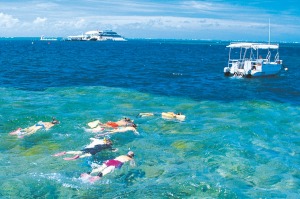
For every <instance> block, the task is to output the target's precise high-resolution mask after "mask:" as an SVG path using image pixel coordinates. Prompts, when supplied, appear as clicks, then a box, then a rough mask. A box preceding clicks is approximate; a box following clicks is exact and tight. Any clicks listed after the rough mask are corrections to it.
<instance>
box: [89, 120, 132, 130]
mask: <svg viewBox="0 0 300 199" xmlns="http://www.w3.org/2000/svg"><path fill="white" fill-rule="evenodd" d="M133 124H134V123H133V121H132V120H131V119H129V118H126V117H125V118H124V119H121V120H119V121H116V122H112V121H108V122H106V123H104V124H103V123H101V122H100V121H99V120H96V121H93V122H89V123H88V126H89V127H90V129H86V131H88V132H92V133H99V132H102V131H104V130H105V129H106V128H113V129H117V128H119V127H126V126H132V125H133Z"/></svg>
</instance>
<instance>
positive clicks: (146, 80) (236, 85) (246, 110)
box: [0, 39, 300, 198]
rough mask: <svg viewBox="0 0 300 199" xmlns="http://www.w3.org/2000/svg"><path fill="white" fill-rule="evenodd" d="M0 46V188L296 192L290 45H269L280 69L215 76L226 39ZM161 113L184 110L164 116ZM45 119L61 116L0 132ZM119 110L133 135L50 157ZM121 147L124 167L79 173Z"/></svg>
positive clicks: (19, 193)
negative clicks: (178, 116) (92, 150)
mask: <svg viewBox="0 0 300 199" xmlns="http://www.w3.org/2000/svg"><path fill="white" fill-rule="evenodd" d="M0 44H1V50H0V93H1V94H0V107H1V108H0V140H1V145H0V154H1V155H0V184H1V186H0V198H298V196H299V194H300V191H299V190H300V169H299V168H300V157H299V151H300V150H299V149H300V136H299V133H300V125H299V121H300V107H299V104H300V90H299V86H298V85H299V84H300V82H299V79H300V78H299V72H298V68H299V67H300V60H299V58H298V54H299V52H300V48H299V45H297V44H281V50H282V51H281V58H282V59H283V60H284V64H285V66H286V67H288V68H289V70H288V71H286V72H284V73H281V74H280V75H278V76H276V77H268V78H257V79H255V78H252V79H233V78H226V77H224V76H223V67H224V66H225V65H226V64H227V62H226V61H227V51H226V48H225V46H226V45H227V44H228V42H206V41H205V42H203V41H177V40H176V41H164V40H155V41H152V40H150V41H148V40H146V41H144V40H132V41H131V40H130V41H128V42H121V43H114V42H112V43H110V42H108V43H102V42H93V43H89V42H52V43H48V42H40V41H36V40H31V39H22V40H0ZM166 111H174V112H182V113H184V114H185V115H186V120H185V121H184V122H178V121H172V120H164V119H162V118H161V117H160V113H161V112H166ZM140 112H154V113H156V115H155V116H153V117H144V118H139V117H137V115H138V113H140ZM52 117H56V118H57V119H58V120H60V121H61V123H60V124H59V125H58V126H55V127H53V128H51V129H50V130H49V131H43V130H41V131H38V132H37V133H36V134H33V135H31V136H28V137H25V138H23V139H17V138H15V137H12V136H9V135H8V132H10V131H12V130H14V129H16V128H18V127H23V128H24V127H28V126H31V125H33V124H35V123H37V122H38V121H40V120H42V121H50V120H51V118H52ZM123 117H130V118H132V119H134V121H135V123H136V124H137V125H138V131H139V132H140V135H139V136H137V135H134V134H133V133H132V132H128V133H125V134H116V135H113V136H111V139H112V141H113V143H114V147H116V148H118V149H119V150H118V151H117V152H110V151H103V152H101V153H98V154H97V155H96V156H94V157H89V158H85V159H79V160H76V161H64V160H63V158H62V157H53V156H52V155H53V154H55V153H58V152H60V151H64V150H80V149H82V148H83V147H84V146H85V145H87V144H89V143H90V140H89V138H91V137H93V136H95V135H94V134H92V133H88V132H86V131H85V130H84V128H85V127H87V123H88V122H90V121H93V120H95V119H99V120H101V121H103V122H105V121H109V120H112V121H116V120H119V119H121V118H123ZM129 150H133V151H134V152H135V154H136V156H135V159H136V160H135V161H136V167H133V168H132V167H130V166H129V165H124V166H123V167H122V168H121V169H120V170H116V171H115V172H114V173H112V174H109V175H107V176H105V177H104V178H103V179H102V180H101V181H99V182H97V183H95V184H87V183H83V182H82V181H81V180H80V179H79V176H80V174H81V173H83V172H87V171H90V170H91V164H92V163H99V164H101V163H102V162H103V161H105V160H107V159H111V158H114V157H116V156H118V155H121V154H124V153H127V152H128V151H129Z"/></svg>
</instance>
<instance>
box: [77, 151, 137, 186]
mask: <svg viewBox="0 0 300 199" xmlns="http://www.w3.org/2000/svg"><path fill="white" fill-rule="evenodd" d="M133 158H134V153H133V152H132V151H129V152H128V153H127V155H121V156H118V157H116V158H115V159H111V160H107V161H105V162H104V163H103V164H102V165H99V166H98V167H97V168H94V169H93V170H92V171H91V172H90V173H83V174H81V179H82V180H83V181H87V182H90V183H94V182H96V181H97V180H100V179H101V178H102V177H103V176H105V175H107V174H109V173H111V172H113V171H114V170H115V169H116V168H118V169H120V168H121V167H122V166H123V164H124V163H125V162H129V161H130V163H131V166H135V163H134V159H133Z"/></svg>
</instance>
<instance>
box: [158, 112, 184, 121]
mask: <svg viewBox="0 0 300 199" xmlns="http://www.w3.org/2000/svg"><path fill="white" fill-rule="evenodd" d="M161 117H162V118H163V119H177V120H180V121H183V120H185V115H183V114H182V113H174V112H162V113H161Z"/></svg>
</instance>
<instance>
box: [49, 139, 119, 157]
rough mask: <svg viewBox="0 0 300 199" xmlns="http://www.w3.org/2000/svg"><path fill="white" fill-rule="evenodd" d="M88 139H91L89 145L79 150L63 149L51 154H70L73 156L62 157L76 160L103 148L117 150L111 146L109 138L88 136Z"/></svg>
mask: <svg viewBox="0 0 300 199" xmlns="http://www.w3.org/2000/svg"><path fill="white" fill-rule="evenodd" d="M90 140H92V143H90V144H89V145H87V146H86V147H84V149H82V150H80V151H63V152H60V153H57V154H54V155H53V156H56V157H58V156H62V155H65V154H72V155H75V156H73V157H70V158H64V160H76V159H78V158H85V157H90V156H92V155H95V154H97V153H99V152H100V151H102V150H105V149H110V150H112V151H114V152H116V151H117V149H113V148H112V142H111V140H109V139H107V138H104V139H96V138H90Z"/></svg>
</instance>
